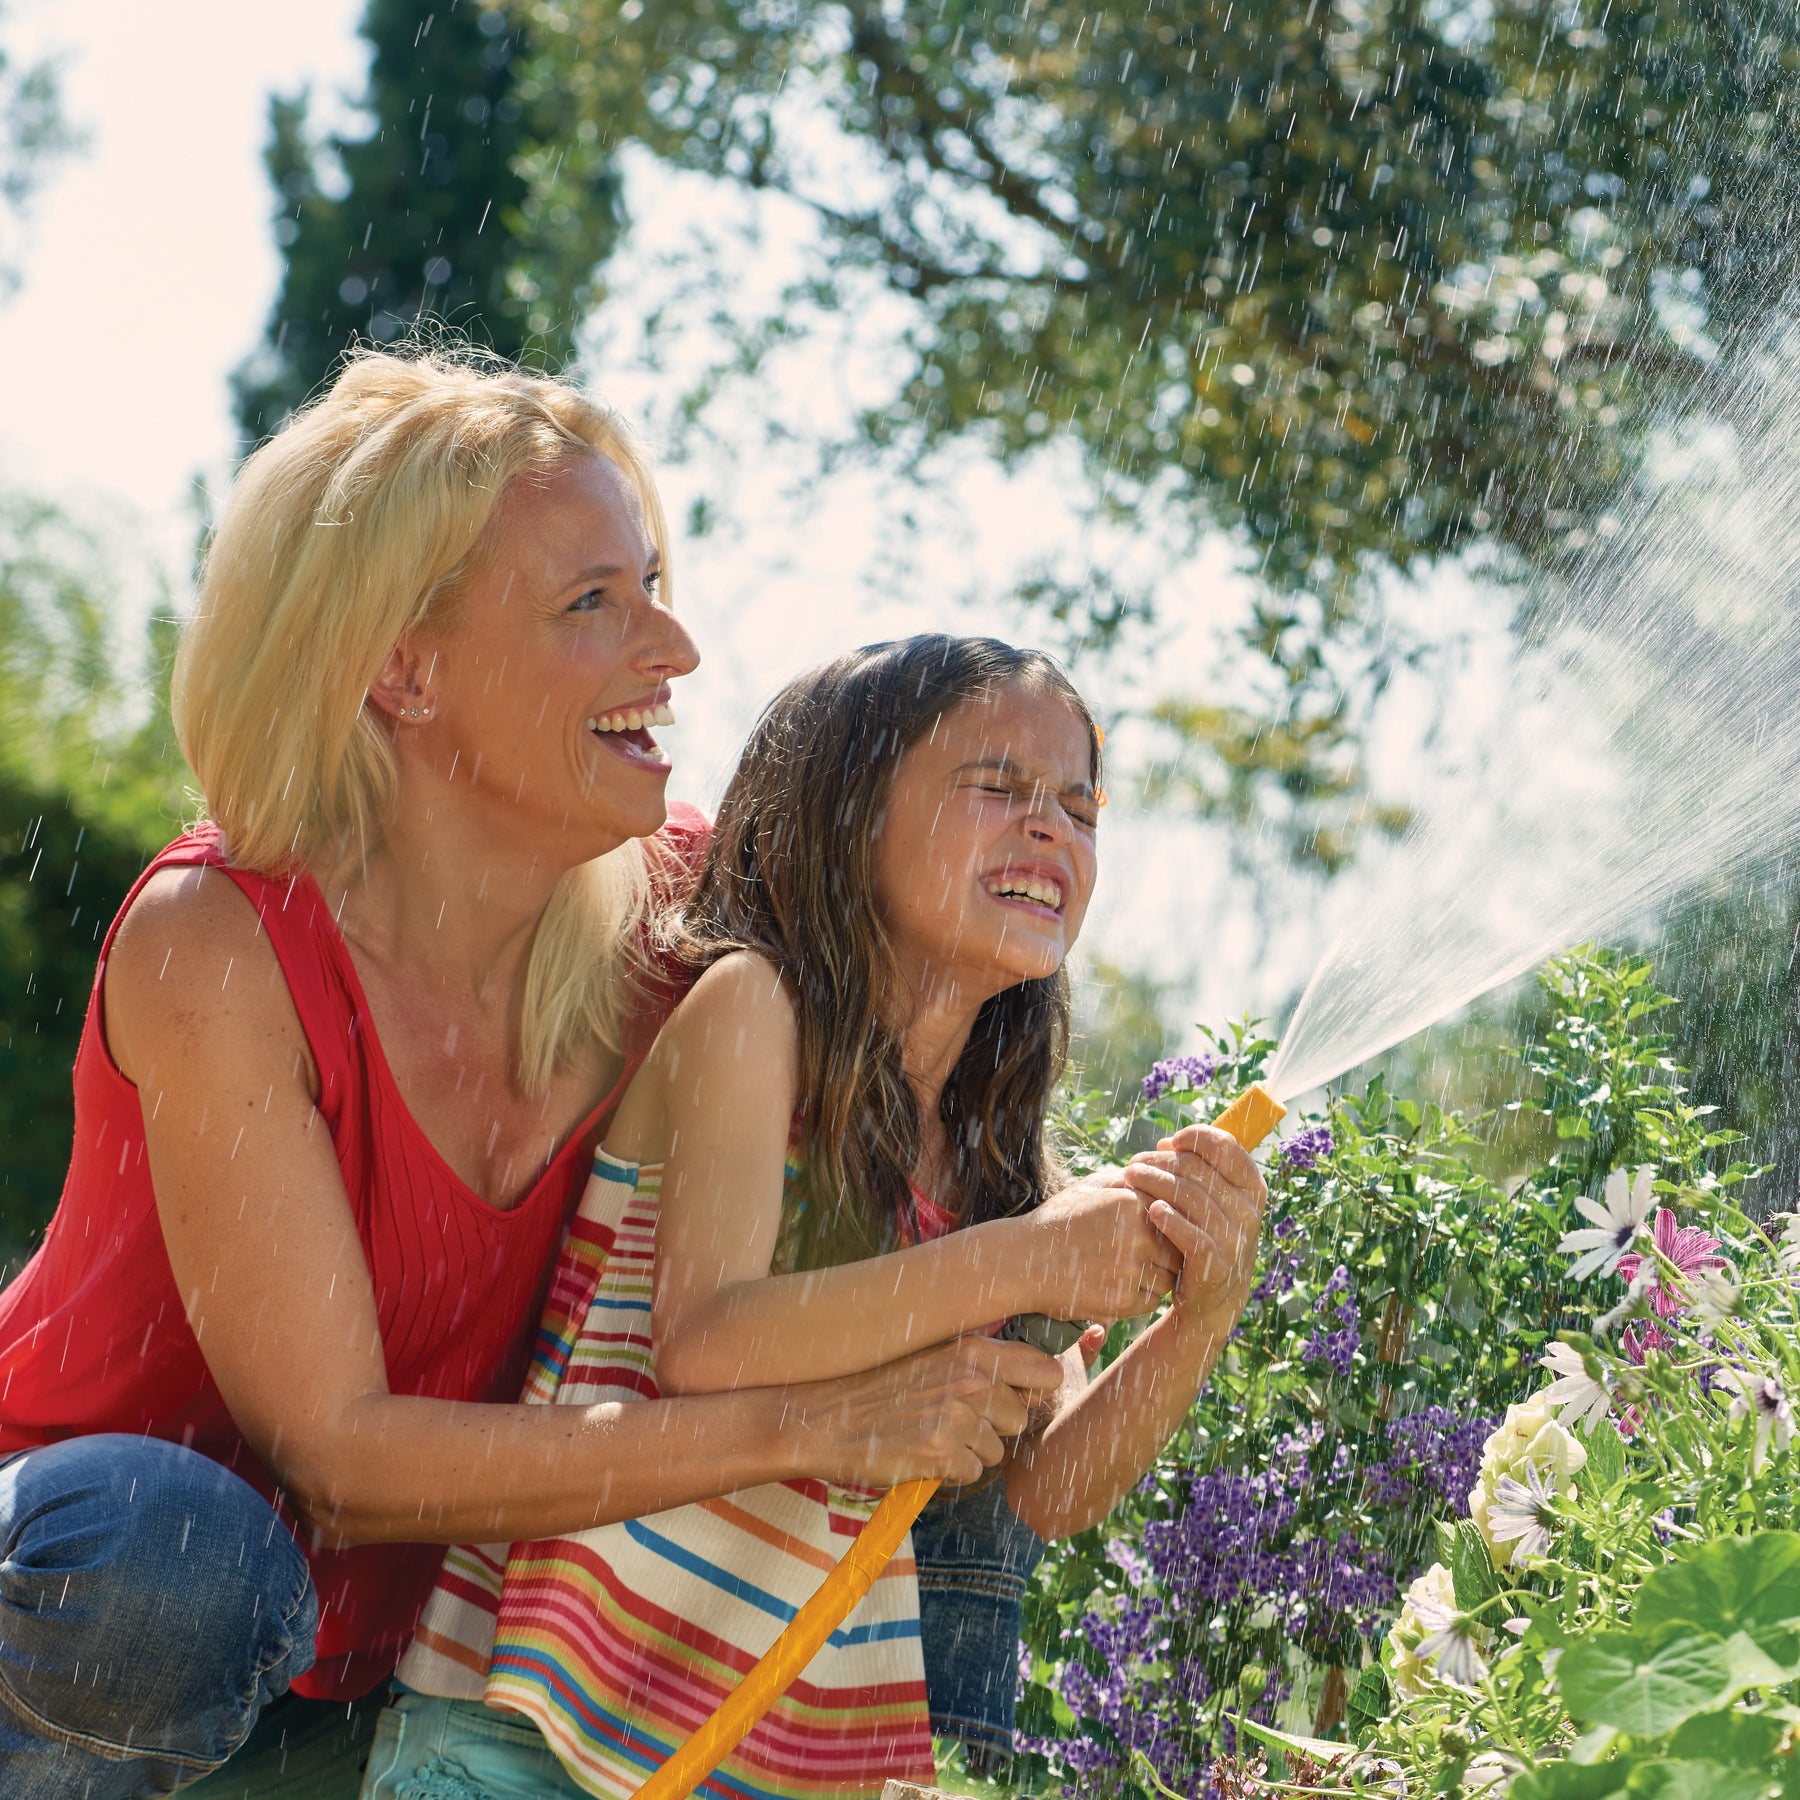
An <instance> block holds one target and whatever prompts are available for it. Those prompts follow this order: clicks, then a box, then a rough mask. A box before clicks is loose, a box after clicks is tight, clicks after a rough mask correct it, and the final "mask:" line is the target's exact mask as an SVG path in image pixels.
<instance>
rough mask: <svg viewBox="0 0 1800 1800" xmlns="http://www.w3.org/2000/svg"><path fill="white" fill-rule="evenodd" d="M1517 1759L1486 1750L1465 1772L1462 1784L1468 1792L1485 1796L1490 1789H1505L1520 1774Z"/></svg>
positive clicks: (1496, 1751)
mask: <svg viewBox="0 0 1800 1800" xmlns="http://www.w3.org/2000/svg"><path fill="white" fill-rule="evenodd" d="M1519 1766H1520V1765H1519V1763H1518V1761H1517V1759H1516V1758H1514V1757H1510V1756H1504V1755H1502V1754H1501V1753H1500V1752H1499V1751H1498V1750H1484V1751H1482V1753H1481V1754H1480V1755H1479V1756H1477V1757H1476V1758H1474V1759H1473V1761H1471V1762H1470V1764H1469V1766H1468V1767H1467V1768H1466V1769H1464V1770H1463V1777H1462V1784H1463V1788H1464V1790H1465V1791H1466V1792H1468V1793H1471V1794H1484V1793H1486V1792H1487V1790H1488V1789H1489V1788H1495V1787H1497V1788H1500V1789H1501V1790H1502V1791H1504V1789H1505V1784H1506V1783H1507V1782H1509V1781H1511V1780H1512V1778H1513V1777H1514V1776H1515V1775H1516V1774H1518V1772H1519Z"/></svg>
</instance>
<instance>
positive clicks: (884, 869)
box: [874, 680, 1100, 993]
mask: <svg viewBox="0 0 1800 1800" xmlns="http://www.w3.org/2000/svg"><path fill="white" fill-rule="evenodd" d="M1099 804H1100V799H1099V795H1098V794H1097V793H1096V792H1095V788H1094V745H1093V739H1092V737H1091V736H1090V735H1089V731H1088V726H1087V724H1086V722H1085V721H1084V720H1083V719H1082V718H1081V717H1080V716H1079V715H1078V714H1077V713H1076V712H1075V711H1074V709H1073V708H1072V707H1071V706H1070V705H1069V703H1068V702H1067V700H1065V699H1064V698H1063V697H1062V696H1061V695H1059V694H1058V693H1056V692H1055V691H1054V690H1053V689H1051V688H1049V687H1047V686H1044V685H1042V684H1039V683H1037V682H1033V681H1030V680H1025V681H1016V682H1008V683H1006V684H1004V685H1003V686H1000V687H997V688H995V689H994V690H993V691H992V692H991V693H989V694H987V695H985V696H983V697H981V698H978V699H974V700H966V701H964V702H962V704H960V705H959V706H956V707H954V708H952V709H951V710H950V711H949V712H947V713H945V714H944V715H943V717H942V718H940V719H939V720H938V721H937V724H936V726H935V728H934V729H933V730H932V731H931V732H930V733H928V734H927V735H926V736H925V737H924V738H922V739H920V740H919V741H918V742H917V743H915V744H913V745H912V746H911V748H910V749H908V750H907V752H906V753H905V755H904V756H903V757H902V758H901V760H900V767H899V769H898V770H897V771H896V773H895V777H894V787H893V792H892V794H891V795H890V797H889V800H888V804H887V808H886V810H885V812H884V813H883V815H882V819H881V825H880V830H879V834H878V836H877V838H876V842H875V870H874V873H875V892H876V898H877V902H878V904H879V905H880V908H881V913H882V922H883V923H884V924H885V925H886V927H887V929H888V932H889V934H890V936H891V937H892V939H893V942H894V946H895V949H896V952H897V954H898V957H899V960H900V966H901V968H902V970H903V971H904V972H905V974H906V975H907V976H908V977H909V978H915V977H916V978H919V979H929V980H931V981H933V982H939V981H943V980H945V979H949V980H953V981H955V982H956V983H957V984H958V985H959V986H961V987H963V988H964V989H966V990H968V991H970V992H971V993H973V992H988V993H996V992H999V991H1001V990H1002V989H1004V988H1007V987H1011V986H1013V985H1014V984H1015V983H1017V982H1020V981H1028V980H1034V979H1041V978H1042V977H1045V976H1048V975H1053V974H1054V973H1055V972H1056V971H1057V969H1059V968H1060V967H1061V966H1062V963H1063V959H1064V958H1065V957H1066V956H1067V955H1068V953H1069V950H1070V949H1071V947H1072V946H1073V945H1074V942H1075V939H1076V936H1077V935H1078V933H1079V932H1080V930H1081V922H1082V920H1083V918H1084V917H1085V916H1086V913H1087V907H1088V901H1089V899H1090V898H1091V896H1092V894H1093V890H1094V876H1095V870H1096V857H1095V827H1096V824H1097V820H1098V809H1099Z"/></svg>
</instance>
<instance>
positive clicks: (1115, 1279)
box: [1019, 1169, 1181, 1324]
mask: <svg viewBox="0 0 1800 1800" xmlns="http://www.w3.org/2000/svg"><path fill="white" fill-rule="evenodd" d="M1158 1191H1159V1192H1160V1190H1158ZM1154 1197H1155V1194H1154V1193H1152V1194H1141V1193H1140V1192H1139V1191H1138V1188H1137V1186H1136V1185H1135V1184H1134V1183H1133V1182H1132V1181H1131V1180H1130V1172H1129V1170H1126V1169H1099V1170H1096V1171H1095V1173H1094V1174H1092V1175H1089V1176H1087V1177H1086V1178H1085V1179H1084V1180H1081V1181H1078V1182H1076V1183H1075V1184H1074V1185H1073V1186H1072V1187H1066V1188H1064V1189H1063V1191H1062V1192H1061V1193H1060V1194H1058V1195H1056V1196H1055V1198H1054V1199H1050V1200H1046V1201H1045V1202H1044V1204H1043V1205H1042V1206H1040V1207H1039V1208H1038V1209H1037V1211H1036V1212H1034V1213H1030V1214H1028V1215H1027V1216H1026V1217H1025V1218H1024V1219H1023V1220H1021V1221H1020V1222H1019V1223H1020V1225H1021V1226H1022V1228H1023V1232H1024V1236H1025V1250H1024V1257H1023V1266H1022V1268H1021V1270H1020V1273H1021V1275H1022V1277H1023V1279H1024V1281H1025V1283H1026V1286H1027V1288H1028V1290H1029V1291H1030V1293H1031V1294H1032V1295H1033V1300H1032V1303H1031V1306H1030V1307H1029V1309H1021V1310H1030V1311H1034V1312H1044V1313H1048V1314H1049V1315H1050V1316H1051V1318H1053V1319H1092V1320H1096V1321H1098V1322H1100V1323H1103V1324H1111V1323H1112V1322H1113V1321H1114V1320H1117V1319H1134V1318H1136V1317H1137V1316H1138V1315H1139V1314H1140V1313H1147V1312H1149V1311H1150V1310H1151V1309H1152V1308H1153V1307H1154V1306H1155V1305H1156V1303H1157V1301H1158V1300H1160V1299H1161V1298H1162V1297H1163V1295H1164V1294H1167V1293H1169V1292H1170V1291H1171V1290H1172V1289H1173V1287H1174V1285H1175V1278H1176V1276H1177V1275H1178V1274H1179V1272H1180V1269H1181V1256H1180V1253H1179V1251H1178V1250H1177V1248H1176V1247H1175V1246H1174V1245H1173V1244H1172V1243H1171V1242H1170V1240H1169V1239H1168V1238H1167V1237H1165V1236H1164V1235H1163V1233H1161V1232H1160V1231H1157V1230H1156V1229H1155V1228H1154V1227H1153V1226H1152V1225H1151V1222H1150V1214H1149V1209H1148V1206H1147V1204H1146V1202H1147V1201H1148V1200H1149V1199H1152V1198H1154Z"/></svg>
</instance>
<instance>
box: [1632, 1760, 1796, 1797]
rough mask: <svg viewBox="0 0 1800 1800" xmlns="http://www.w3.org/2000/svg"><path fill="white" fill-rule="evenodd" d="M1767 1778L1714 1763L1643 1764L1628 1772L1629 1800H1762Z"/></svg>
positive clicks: (1765, 1790) (1761, 1774) (1766, 1786)
mask: <svg viewBox="0 0 1800 1800" xmlns="http://www.w3.org/2000/svg"><path fill="white" fill-rule="evenodd" d="M1769 1781H1770V1777H1769V1775H1768V1774H1767V1773H1760V1774H1759V1773H1755V1772H1753V1771H1751V1770H1749V1769H1728V1768H1726V1767H1725V1766H1724V1765H1723V1764H1722V1763H1716V1762H1665V1761H1657V1762H1647V1763H1639V1764H1638V1766H1637V1767H1636V1768H1635V1769H1633V1770H1632V1772H1631V1779H1630V1780H1629V1781H1628V1782H1626V1784H1625V1792H1626V1793H1627V1794H1628V1795H1629V1796H1630V1797H1631V1800H1762V1797H1763V1795H1764V1794H1765V1793H1766V1792H1767V1791H1768V1787H1769Z"/></svg>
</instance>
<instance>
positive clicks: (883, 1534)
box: [633, 1081, 1287, 1800]
mask: <svg viewBox="0 0 1800 1800" xmlns="http://www.w3.org/2000/svg"><path fill="white" fill-rule="evenodd" d="M1286 1117H1287V1108H1286V1107H1285V1106H1283V1105H1282V1104H1281V1102H1280V1101H1279V1100H1277V1099H1276V1098H1275V1096H1274V1095H1273V1094H1271V1093H1270V1092H1269V1090H1268V1089H1267V1088H1265V1087H1264V1086H1263V1085H1262V1083H1261V1082H1259V1081H1254V1082H1252V1083H1251V1084H1250V1086H1249V1087H1247V1088H1246V1089H1245V1090H1244V1091H1243V1092H1242V1093H1241V1094H1239V1095H1238V1097H1237V1098H1236V1099H1235V1100H1234V1101H1232V1103H1231V1104H1230V1105H1229V1106H1228V1107H1226V1109H1225V1110H1224V1111H1223V1112H1222V1113H1220V1114H1219V1116H1218V1117H1217V1118H1216V1119H1214V1120H1213V1126H1214V1128H1215V1129H1216V1130H1219V1131H1223V1132H1225V1133H1226V1134H1227V1135H1228V1136H1230V1137H1234V1138H1236V1139H1237V1141H1238V1142H1239V1143H1240V1144H1242V1145H1243V1146H1244V1148H1245V1149H1246V1150H1254V1149H1255V1148H1256V1146H1257V1145H1258V1144H1260V1143H1261V1142H1262V1141H1263V1139H1264V1138H1266V1137H1267V1136H1268V1135H1269V1133H1270V1132H1271V1131H1273V1130H1274V1129H1275V1127H1276V1126H1277V1125H1279V1124H1280V1123H1281V1121H1282V1120H1283V1119H1284V1118H1286ZM937 1490H938V1484H937V1483H936V1482H935V1481H903V1482H901V1484H900V1485H899V1486H898V1487H895V1488H889V1489H888V1491H887V1492H886V1493H885V1494H884V1495H883V1496H882V1498H881V1504H880V1505H879V1506H878V1507H876V1509H875V1510H874V1512H873V1513H871V1514H870V1515H869V1519H868V1522H867V1523H866V1524H865V1525H864V1526H863V1528H862V1530H861V1531H860V1532H859V1533H858V1534H857V1537H856V1541H855V1542H854V1543H853V1544H852V1545H851V1546H850V1548H849V1549H848V1550H846V1551H845V1552H844V1560H843V1561H842V1562H840V1563H839V1564H838V1566H837V1567H836V1568H835V1569H833V1570H832V1571H831V1573H830V1574H829V1575H827V1576H826V1577H825V1579H824V1581H822V1582H821V1583H820V1584H819V1588H818V1591H817V1592H816V1593H815V1594H814V1595H813V1597H812V1598H811V1599H810V1600H808V1601H807V1603H806V1604H805V1605H804V1606H803V1607H801V1609H800V1610H799V1611H798V1612H797V1613H795V1614H794V1616H793V1618H792V1619H790V1620H789V1621H788V1624H787V1626H786V1628H785V1629H784V1630H783V1631H782V1634H781V1636H780V1637H778V1638H777V1639H776V1640H775V1642H774V1643H773V1644H771V1645H770V1646H769V1648H768V1650H767V1651H766V1652H765V1653H764V1654H763V1657H762V1659H761V1660H760V1661H759V1662H758V1663H757V1664H756V1666H755V1667H754V1668H753V1669H751V1671H750V1672H749V1674H747V1675H746V1676H745V1677H744V1679H743V1680H742V1681H740V1682H739V1683H738V1685H737V1686H736V1687H735V1688H733V1689H732V1691H731V1693H730V1694H729V1695H728V1696H727V1697H726V1699H725V1701H724V1703H723V1704H722V1705H721V1706H720V1707H719V1710H718V1711H717V1712H715V1713H714V1714H713V1716H712V1717H711V1718H710V1719H708V1720H707V1721H706V1723H705V1724H704V1725H702V1726H701V1727H700V1729H699V1730H698V1731H696V1732H695V1733H694V1735H693V1736H692V1737H691V1738H689V1739H688V1740H687V1742H686V1743H684V1744H683V1745H682V1746H681V1747H680V1749H678V1750H677V1751H676V1752H675V1754H674V1755H673V1756H671V1757H670V1758H669V1760H668V1761H667V1762H666V1763H664V1764H663V1766H662V1767H661V1768H660V1769H658V1770H657V1771H656V1773H655V1774H654V1775H652V1776H651V1777H650V1779H649V1780H648V1781H646V1782H645V1783H644V1785H643V1786H642V1787H641V1788H639V1789H638V1791H637V1793H636V1795H635V1796H634V1797H633V1800H685V1797H686V1796H687V1795H689V1794H691V1793H692V1792H693V1791H694V1789H695V1788H697V1787H698V1786H699V1785H700V1784H701V1782H703V1781H704V1780H705V1779H706V1778H707V1776H708V1775H710V1774H711V1773H712V1772H713V1770H714V1769H716V1768H717V1767H718V1766H719V1764H720V1763H722V1762H723V1761H724V1760H725V1758H726V1757H728V1756H729V1755H730V1754H731V1753H732V1751H733V1750H735V1749H736V1748H737V1747H738V1745H739V1744H741V1743H742V1742H743V1741H744V1739H745V1738H746V1737H748V1736H749V1735H750V1733H751V1731H752V1730H753V1729H754V1728H755V1726H756V1722H757V1720H758V1719H760V1718H761V1717H762V1716H763V1714H764V1713H766V1712H767V1711H768V1710H769V1708H770V1707H771V1706H773V1705H774V1704H775V1702H776V1701H777V1700H779V1699H780V1698H781V1696H782V1695H783V1694H784V1693H786V1692H787V1690H788V1688H789V1686H790V1685H791V1684H792V1683H793V1682H794V1681H795V1680H796V1679H797V1678H798V1677H799V1675H800V1674H801V1673H802V1672H803V1671H804V1670H805V1668H806V1665H807V1664H808V1663H809V1662H811V1661H812V1659H813V1658H814V1657H815V1656H817V1655H818V1653H819V1651H820V1650H821V1649H822V1648H823V1647H824V1644H825V1640H826V1639H827V1638H829V1637H830V1636H831V1634H832V1633H833V1632H834V1631H836V1630H837V1628H838V1627H839V1626H840V1625H841V1624H843V1622H844V1621H845V1620H846V1619H847V1618H849V1616H850V1615H851V1613H852V1612H854V1611H855V1610H856V1607H857V1604H858V1602H859V1601H861V1599H862V1598H863V1596H864V1595H865V1594H866V1593H868V1591H869V1589H870V1588H871V1587H873V1586H874V1585H875V1578H876V1576H877V1575H879V1574H880V1573H881V1571H882V1569H883V1568H884V1567H886V1565H887V1561H888V1558H889V1557H891V1556H892V1555H893V1554H894V1552H895V1551H896V1550H898V1549H899V1548H900V1545H901V1542H902V1541H903V1540H904V1538H905V1537H906V1534H907V1533H908V1532H909V1531H910V1530H912V1527H913V1521H914V1520H915V1519H916V1518H918V1516H919V1514H920V1513H922V1512H923V1511H924V1510H925V1503H926V1501H928V1500H929V1499H930V1498H931V1496H932V1495H933V1494H935V1493H936V1492H937Z"/></svg>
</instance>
